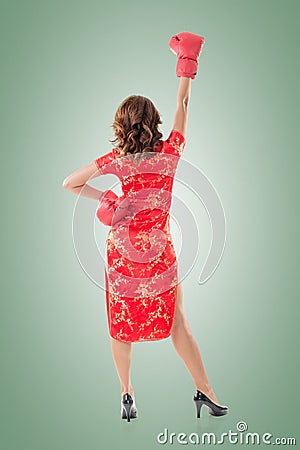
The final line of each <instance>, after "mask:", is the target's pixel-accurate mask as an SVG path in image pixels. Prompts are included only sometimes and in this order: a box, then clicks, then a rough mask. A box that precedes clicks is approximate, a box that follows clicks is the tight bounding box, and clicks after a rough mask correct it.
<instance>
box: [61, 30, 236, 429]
mask: <svg viewBox="0 0 300 450" xmlns="http://www.w3.org/2000/svg"><path fill="white" fill-rule="evenodd" d="M203 44H204V39H203V37H201V36H198V35H195V34H192V33H189V32H183V33H179V34H178V35H176V36H173V37H172V38H171V40H170V43H169V46H170V49H171V50H172V51H173V52H174V53H175V54H176V56H177V58H178V62H177V67H176V75H177V76H178V77H179V87H178V94H177V109H176V112H175V116H174V124H173V128H172V130H171V132H170V134H169V136H168V138H167V139H166V140H162V139H161V137H162V133H160V131H159V130H158V126H159V124H161V123H162V122H161V119H160V115H159V112H158V111H157V109H156V108H155V106H154V104H153V103H152V101H151V100H150V99H148V98H146V97H143V96H140V95H132V96H129V97H127V98H126V99H125V100H124V101H123V102H122V103H121V104H120V106H119V108H118V110H117V112H116V114H115V120H114V123H113V128H114V131H115V135H116V139H115V140H114V141H112V142H119V144H118V146H117V147H115V148H113V150H112V151H110V152H108V153H106V154H105V155H103V156H101V157H99V158H97V159H96V160H94V161H93V162H91V163H90V164H89V165H87V166H85V167H83V168H81V169H79V170H77V171H76V172H74V173H73V174H71V175H70V176H69V177H67V178H66V179H65V180H64V183H63V186H64V188H66V189H68V190H70V191H71V192H73V193H75V194H77V195H78V194H80V195H84V196H86V197H89V198H93V199H95V200H100V201H99V207H98V210H97V215H98V218H99V219H100V220H102V221H103V223H106V224H110V225H112V226H111V228H110V231H109V234H108V238H107V266H108V267H107V270H105V280H106V306H107V317H108V325H109V332H110V341H111V349H112V355H113V359H114V363H115V366H116V370H117V373H118V376H119V379H120V386H121V417H122V418H127V421H128V422H129V421H130V419H131V418H136V417H137V407H136V404H135V397H134V390H133V386H132V384H131V379H130V365H131V355H132V342H140V341H149V340H160V339H165V338H167V337H169V336H171V339H172V342H173V344H174V347H175V350H176V351H177V353H178V355H179V356H180V357H181V358H182V359H183V361H184V363H185V365H186V367H187V369H188V370H189V372H190V374H191V376H192V378H193V380H194V383H195V386H196V392H195V394H194V398H193V400H194V402H195V404H196V410H197V417H200V410H201V407H202V405H203V404H204V405H206V406H207V407H208V408H209V413H210V414H211V415H214V416H221V415H224V414H226V413H227V412H228V408H227V406H221V405H220V404H219V402H218V399H217V397H216V395H215V393H214V391H213V389H212V387H211V385H210V383H209V380H208V378H207V375H206V373H205V369H204V366H203V362H202V359H201V355H200V351H199V348H198V346H197V343H196V341H195V339H194V337H193V335H192V333H191V330H190V327H189V324H188V321H187V318H186V316H185V312H184V307H183V295H182V286H181V283H180V282H178V271H177V258H176V254H175V251H174V247H173V242H172V237H171V234H170V226H169V218H170V216H169V210H170V205H171V200H170V197H171V193H172V186H173V179H174V175H175V171H176V167H177V164H178V161H179V159H180V156H181V154H182V151H183V149H184V147H185V144H186V140H185V136H186V128H187V117H188V105H189V99H190V91H191V80H192V79H194V78H195V76H196V73H197V68H198V58H199V55H200V52H201V49H202V46H203ZM100 174H115V175H117V176H118V177H119V179H120V181H121V184H122V190H123V194H124V195H123V196H122V197H120V198H117V196H116V195H115V194H114V193H113V192H112V191H110V190H108V191H104V192H101V191H98V190H96V189H94V188H93V187H91V186H89V185H88V184H87V181H88V180H89V179H91V178H94V177H96V176H99V175H100ZM165 194H166V195H165ZM122 201H123V203H122ZM111 216H112V217H113V219H111ZM155 232H156V233H158V234H155ZM150 233H152V238H150ZM153 233H154V234H153ZM154 235H155V238H154Z"/></svg>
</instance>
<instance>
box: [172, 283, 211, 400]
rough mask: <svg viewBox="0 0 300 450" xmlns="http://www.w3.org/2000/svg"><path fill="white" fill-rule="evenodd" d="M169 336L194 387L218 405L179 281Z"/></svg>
mask: <svg viewBox="0 0 300 450" xmlns="http://www.w3.org/2000/svg"><path fill="white" fill-rule="evenodd" d="M171 338H172V342H173V344H174V347H175V350H176V352H177V353H178V355H179V356H180V357H181V358H182V359H183V361H184V363H185V365H186V367H187V369H188V370H189V372H190V374H191V376H192V378H193V380H194V383H195V385H196V389H198V390H199V391H201V392H203V393H204V394H205V395H207V397H208V398H209V399H210V400H212V401H213V402H214V403H216V404H217V405H219V403H218V401H217V397H216V395H215V393H214V391H213V389H212V387H211V386H210V383H209V381H208V378H207V375H206V373H205V369H204V365H203V362H202V358H201V354H200V350H199V348H198V345H197V343H196V341H195V339H194V337H193V335H192V332H191V330H190V327H189V324H188V321H187V318H186V316H185V312H184V308H183V294H182V286H181V283H179V284H178V286H177V298H176V309H175V316H174V322H173V326H172V330H171Z"/></svg>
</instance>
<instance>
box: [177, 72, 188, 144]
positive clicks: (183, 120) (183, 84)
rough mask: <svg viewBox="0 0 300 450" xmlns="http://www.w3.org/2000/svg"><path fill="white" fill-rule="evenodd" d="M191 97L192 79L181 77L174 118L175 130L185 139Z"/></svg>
mask: <svg viewBox="0 0 300 450" xmlns="http://www.w3.org/2000/svg"><path fill="white" fill-rule="evenodd" d="M190 95H191V78H187V77H180V78H179V86H178V94H177V108H176V112H175V116H174V123H173V129H174V130H177V131H179V133H181V134H182V135H183V136H184V137H185V136H186V130H187V119H188V105H189V100H190Z"/></svg>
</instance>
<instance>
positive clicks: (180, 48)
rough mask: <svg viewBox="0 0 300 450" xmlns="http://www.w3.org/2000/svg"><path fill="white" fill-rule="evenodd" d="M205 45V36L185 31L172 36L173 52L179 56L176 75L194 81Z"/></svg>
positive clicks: (171, 45)
mask: <svg viewBox="0 0 300 450" xmlns="http://www.w3.org/2000/svg"><path fill="white" fill-rule="evenodd" d="M204 43H205V40H204V37H203V36H198V35H197V34H193V33H190V32H189V31H183V32H182V33H179V34H176V35H175V36H172V37H171V39H170V42H169V47H170V49H171V51H172V52H173V53H174V54H175V55H176V56H177V58H178V61H177V66H176V75H177V76H178V77H188V78H192V80H194V78H195V76H196V75H197V71H198V59H199V56H200V53H201V50H202V47H203V45H204Z"/></svg>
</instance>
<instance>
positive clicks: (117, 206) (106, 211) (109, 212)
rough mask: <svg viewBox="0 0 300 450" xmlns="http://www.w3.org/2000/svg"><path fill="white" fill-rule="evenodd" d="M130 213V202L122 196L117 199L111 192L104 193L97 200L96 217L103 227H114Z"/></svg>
mask: <svg viewBox="0 0 300 450" xmlns="http://www.w3.org/2000/svg"><path fill="white" fill-rule="evenodd" d="M129 211H130V202H129V200H128V198H126V197H125V196H124V195H122V196H121V197H118V196H117V194H115V193H114V192H113V191H111V190H110V189H108V190H107V191H104V192H103V194H102V195H101V197H100V199H99V205H98V208H97V212H96V215H97V217H98V219H99V220H100V222H102V223H103V224H104V225H109V226H111V225H114V224H115V223H117V222H119V221H120V220H121V219H123V218H124V217H125V216H126V215H127V214H128V213H129Z"/></svg>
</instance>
